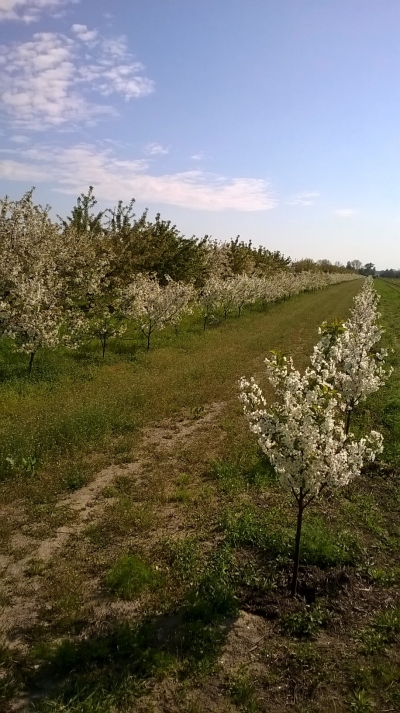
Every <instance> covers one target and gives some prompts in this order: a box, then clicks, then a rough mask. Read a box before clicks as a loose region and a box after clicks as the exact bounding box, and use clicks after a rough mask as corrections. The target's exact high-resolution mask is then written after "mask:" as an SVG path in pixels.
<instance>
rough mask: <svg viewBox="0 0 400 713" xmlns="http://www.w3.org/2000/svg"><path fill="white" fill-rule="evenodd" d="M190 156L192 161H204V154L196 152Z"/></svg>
mask: <svg viewBox="0 0 400 713" xmlns="http://www.w3.org/2000/svg"><path fill="white" fill-rule="evenodd" d="M190 158H191V159H192V161H202V160H203V158H204V154H202V153H194V154H193V155H192V156H191V157H190Z"/></svg>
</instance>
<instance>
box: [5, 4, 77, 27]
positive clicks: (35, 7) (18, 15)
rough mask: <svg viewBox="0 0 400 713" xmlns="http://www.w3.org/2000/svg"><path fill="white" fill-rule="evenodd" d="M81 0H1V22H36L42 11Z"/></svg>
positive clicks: (55, 8)
mask: <svg viewBox="0 0 400 713" xmlns="http://www.w3.org/2000/svg"><path fill="white" fill-rule="evenodd" d="M77 1H79V0H0V22H1V21H2V20H20V21H22V22H26V23H29V22H35V21H36V20H38V18H39V16H40V15H41V14H42V12H44V11H46V10H48V11H53V10H57V9H58V8H60V7H62V6H63V5H66V4H67V3H68V2H77Z"/></svg>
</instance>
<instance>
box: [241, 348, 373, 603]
mask: <svg viewBox="0 0 400 713" xmlns="http://www.w3.org/2000/svg"><path fill="white" fill-rule="evenodd" d="M265 364H266V366H267V376H268V379H269V381H270V383H271V384H272V385H273V386H274V387H275V391H276V395H277V397H278V399H277V401H276V402H275V403H274V404H273V405H272V406H271V407H270V408H268V407H267V402H266V400H265V398H264V396H263V394H262V391H261V389H260V387H259V386H258V385H257V384H256V382H255V381H254V379H250V381H248V380H246V379H245V378H242V379H241V380H240V382H239V387H240V392H241V393H240V400H241V402H242V404H243V410H244V413H245V415H246V417H247V419H248V421H249V426H250V430H251V431H252V432H253V433H255V434H256V435H257V436H258V442H259V444H260V446H261V448H262V450H263V451H264V453H266V455H267V456H268V458H269V460H270V462H271V464H272V465H273V466H274V468H275V470H276V472H277V473H278V475H279V476H280V481H281V484H282V485H283V486H284V487H285V488H288V489H289V490H290V491H291V493H292V495H293V497H294V498H295V500H296V503H297V508H298V511H297V531H296V540H295V552H294V566H293V576H292V581H291V593H292V595H295V593H296V588H297V574H298V566H299V554H300V538H301V527H302V519H303V513H304V510H305V509H306V508H307V507H308V505H310V503H312V501H313V500H314V499H315V498H316V497H317V496H318V495H320V493H321V492H322V491H323V490H324V489H325V488H327V487H329V488H336V487H340V486H343V485H347V484H348V483H349V482H350V481H351V480H353V478H355V477H356V476H357V475H359V473H360V470H361V467H362V465H363V461H364V460H374V458H375V455H376V453H379V452H381V450H382V436H381V434H379V433H377V432H376V431H371V432H370V434H369V435H368V436H367V437H366V438H361V439H360V440H359V441H356V440H355V439H354V437H353V435H352V434H346V431H345V425H344V422H343V412H342V411H341V410H340V394H339V393H338V392H337V391H336V390H335V389H334V387H333V386H332V384H330V383H329V382H326V381H324V379H323V378H321V375H320V374H319V373H318V372H317V371H315V370H314V369H310V368H309V369H307V370H306V372H305V373H304V375H301V374H300V373H299V372H298V371H297V370H296V369H294V367H293V362H292V359H291V358H286V357H280V356H278V355H277V354H275V353H273V354H272V357H271V358H270V359H266V360H265Z"/></svg>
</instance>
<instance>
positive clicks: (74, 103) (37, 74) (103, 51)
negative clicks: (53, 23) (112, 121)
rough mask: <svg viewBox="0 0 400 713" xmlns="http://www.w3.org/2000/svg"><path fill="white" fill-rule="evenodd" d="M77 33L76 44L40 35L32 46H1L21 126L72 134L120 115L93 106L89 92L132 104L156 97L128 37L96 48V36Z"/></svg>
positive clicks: (6, 90) (7, 88)
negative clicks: (79, 127)
mask: <svg viewBox="0 0 400 713" xmlns="http://www.w3.org/2000/svg"><path fill="white" fill-rule="evenodd" d="M0 1H1V0H0ZM75 27H78V28H79V30H78V32H76V31H75V35H76V39H75V38H74V39H72V38H70V37H66V36H65V35H62V34H59V33H53V32H38V33H36V34H34V35H33V37H32V40H30V41H29V42H24V43H20V44H18V43H14V44H13V45H11V46H6V45H1V46H0V98H1V100H2V103H3V106H4V108H5V109H6V111H7V113H8V114H9V115H11V116H12V117H13V119H14V124H15V126H19V127H25V128H28V129H34V130H41V129H46V128H48V127H59V128H60V127H61V128H65V127H67V128H68V129H71V128H74V126H76V124H78V123H81V122H84V123H93V122H94V121H96V120H97V119H98V118H99V117H100V116H104V115H115V114H116V111H115V109H114V108H113V107H111V106H108V105H106V104H95V103H94V102H92V101H89V100H88V99H87V98H86V96H85V90H86V89H90V90H97V91H98V92H99V93H100V94H101V95H102V96H109V95H110V94H113V93H116V94H120V95H122V96H123V97H124V98H125V99H126V100H129V99H131V98H139V97H142V96H146V95H147V94H150V93H151V92H152V91H153V89H154V83H153V82H152V81H151V80H150V79H148V78H147V77H145V76H144V74H143V70H144V68H143V65H141V64H140V63H139V62H136V61H135V60H134V59H133V57H132V55H131V54H130V53H129V52H128V50H127V47H126V41H125V39H124V38H123V37H122V38H121V37H120V38H116V39H114V40H102V41H96V42H95V41H94V40H89V39H88V37H89V36H90V37H94V35H93V32H95V31H93V32H90V31H88V30H87V28H86V25H78V26H76V25H75ZM83 28H84V29H83ZM82 37H84V38H86V39H83V40H82ZM96 37H97V34H96ZM88 43H89V44H90V46H89V44H88Z"/></svg>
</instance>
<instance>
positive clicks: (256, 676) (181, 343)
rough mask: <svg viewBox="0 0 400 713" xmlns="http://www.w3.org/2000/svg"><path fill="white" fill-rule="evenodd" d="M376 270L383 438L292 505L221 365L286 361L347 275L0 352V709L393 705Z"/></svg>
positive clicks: (198, 712) (193, 711) (392, 401)
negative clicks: (293, 568) (350, 467)
mask: <svg viewBox="0 0 400 713" xmlns="http://www.w3.org/2000/svg"><path fill="white" fill-rule="evenodd" d="M392 282H393V281H391V282H390V284H389V282H386V281H383V280H379V281H378V280H377V281H376V286H377V288H378V290H379V291H380V293H381V294H382V300H381V312H382V320H383V322H384V324H385V326H386V329H387V331H386V334H385V342H386V344H387V345H388V346H390V347H391V348H393V349H395V352H394V353H393V354H391V357H390V361H391V363H392V365H393V367H394V373H393V376H392V377H391V380H390V383H389V384H388V385H387V386H386V387H385V388H383V389H381V391H380V392H379V393H378V394H377V395H376V396H375V397H374V398H373V399H371V400H370V401H369V402H368V404H367V406H366V407H365V408H363V409H362V411H361V413H360V414H359V416H358V418H357V420H356V423H355V428H356V429H359V430H360V431H362V430H363V429H364V428H366V427H370V426H371V425H372V424H373V425H374V426H375V427H376V428H378V429H380V430H382V432H383V433H384V436H385V452H384V454H383V455H382V457H381V459H380V462H379V463H377V464H374V466H373V467H370V468H369V469H368V470H367V471H366V472H365V473H364V474H363V476H362V477H361V478H360V479H359V480H358V481H357V482H354V483H353V484H352V485H351V487H350V488H348V489H346V490H345V491H343V492H342V493H339V494H337V495H331V496H329V497H325V498H321V500H320V502H319V503H317V504H316V505H315V507H314V506H313V507H312V508H310V511H307V514H306V518H305V524H304V537H303V546H302V553H301V568H300V584H299V591H300V595H301V596H300V597H299V598H298V599H291V598H290V597H289V596H288V593H287V581H288V576H289V573H290V558H291V555H292V545H293V537H294V524H295V522H294V521H295V508H294V507H293V504H292V502H291V500H290V498H289V497H288V496H287V495H286V494H285V493H284V491H283V490H282V489H281V487H280V486H279V483H278V482H277V480H276V478H275V476H274V473H273V472H271V470H270V468H269V467H268V465H267V463H266V462H265V460H264V458H263V457H262V454H261V453H260V452H259V449H258V447H257V444H256V443H255V442H254V438H253V437H252V436H251V434H250V433H249V431H248V427H247V424H246V422H245V419H244V418H243V416H242V414H241V409H240V405H239V403H238V399H237V379H238V378H239V377H240V376H242V375H247V376H251V375H255V376H257V378H258V379H259V381H260V382H261V383H264V378H263V358H264V357H265V356H266V355H267V353H268V350H270V349H279V350H281V351H284V352H288V353H291V354H292V355H293V356H294V360H295V364H296V366H299V367H304V366H305V365H306V364H307V359H308V355H309V353H310V352H311V349H312V346H313V344H314V343H315V342H316V340H317V328H318V325H319V324H320V323H321V322H322V321H323V320H330V319H333V318H334V317H338V318H346V316H347V314H348V310H349V308H350V306H351V301H352V297H353V296H354V294H355V293H356V292H357V290H358V289H359V287H360V284H359V283H358V282H357V281H354V282H350V283H343V284H339V285H336V286H333V287H330V288H328V289H326V290H324V291H321V292H318V293H310V294H304V295H300V296H298V297H296V298H294V299H292V300H290V301H289V302H282V303H280V304H277V305H274V306H271V307H269V308H268V310H266V311H263V310H261V309H260V310H256V309H255V310H254V311H253V312H249V311H247V312H246V313H245V314H243V316H242V317H241V318H240V319H237V318H230V319H228V321H227V322H221V323H220V324H218V325H215V326H214V327H212V328H210V329H209V330H208V331H206V332H205V333H203V332H202V325H201V320H200V319H197V320H196V319H193V318H190V319H188V320H187V323H186V324H185V325H183V326H182V329H181V331H180V333H179V334H178V336H176V335H175V334H174V333H173V332H172V331H171V332H169V331H168V332H165V333H160V335H159V336H158V337H156V338H155V340H154V349H153V350H151V351H150V352H149V353H146V352H145V349H144V345H143V343H142V342H141V341H140V338H139V336H138V335H135V334H128V335H126V336H127V337H129V339H127V340H125V341H120V342H115V344H112V343H110V348H109V351H108V353H107V354H106V359H105V360H104V362H103V360H102V359H101V354H100V349H99V346H98V345H96V344H95V343H93V344H92V345H89V346H88V347H87V348H86V349H84V350H80V351H78V352H76V353H68V352H59V353H58V352H54V353H50V354H49V353H44V352H43V354H40V353H39V354H38V358H37V362H35V367H34V372H33V375H32V378H31V379H29V378H28V377H27V373H26V371H27V363H26V357H25V356H24V355H11V354H10V349H9V345H6V344H4V345H3V346H2V347H1V348H2V351H1V353H0V374H1V397H0V435H1V439H0V449H1V452H0V468H1V485H0V487H1V490H0V493H1V503H2V517H1V520H0V542H1V553H2V554H1V555H0V567H1V570H2V578H1V581H0V606H1V612H0V623H1V625H2V629H3V632H4V634H3V641H2V642H0V643H1V646H0V710H5V711H12V710H30V709H33V710H35V711H40V712H41V713H44V712H50V711H52V712H53V713H61V712H63V713H103V712H104V713H117V712H118V713H120V712H121V713H128V711H129V712H132V711H135V712H136V711H138V712H139V713H140V712H143V713H155V712H160V713H161V712H163V713H164V712H165V713H178V712H180V713H206V712H207V713H208V711H215V712H219V713H230V712H232V713H234V712H236V711H243V712H244V713H246V712H247V713H264V712H265V713H267V712H268V713H281V712H283V711H293V712H295V713H301V712H303V713H306V712H307V713H314V712H315V713H317V711H318V712H319V711H326V713H328V711H329V712H331V711H337V712H338V713H339V712H341V711H343V712H344V711H356V713H357V712H358V713H361V712H363V711H373V710H376V711H380V712H382V713H383V711H396V710H398V709H399V707H400V676H399V671H400V647H399V635H400V596H399V595H400V557H399V545H400V529H399V517H398V516H399V509H400V496H399V478H400V368H399V353H400V326H399V310H400V292H399V290H398V289H396V287H397V286H396V285H395V284H392Z"/></svg>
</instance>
